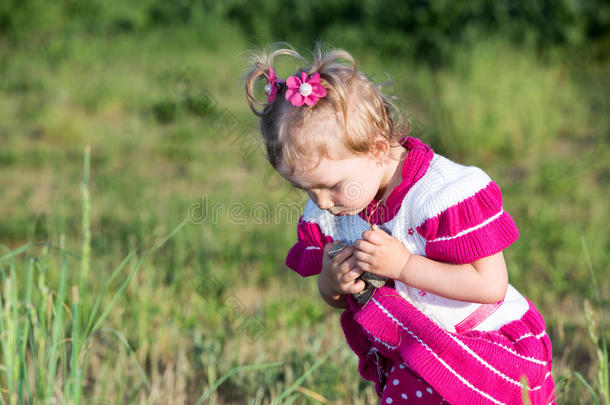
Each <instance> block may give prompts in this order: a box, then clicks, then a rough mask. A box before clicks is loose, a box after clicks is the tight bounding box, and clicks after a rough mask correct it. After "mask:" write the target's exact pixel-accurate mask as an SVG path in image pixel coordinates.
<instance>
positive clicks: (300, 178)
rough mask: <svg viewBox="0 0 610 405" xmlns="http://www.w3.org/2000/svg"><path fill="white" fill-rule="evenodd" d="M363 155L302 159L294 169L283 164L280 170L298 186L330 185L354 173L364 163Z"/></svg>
mask: <svg viewBox="0 0 610 405" xmlns="http://www.w3.org/2000/svg"><path fill="white" fill-rule="evenodd" d="M363 164H364V163H363V161H362V157H359V156H351V157H345V158H340V159H332V158H329V157H320V158H318V159H302V160H299V161H298V162H296V164H295V168H294V171H290V168H289V167H288V166H287V165H285V164H282V165H280V166H279V167H278V172H279V173H280V174H281V175H282V177H284V178H285V179H287V180H289V181H290V182H292V183H293V184H296V185H297V186H302V187H305V188H308V187H313V186H318V185H328V184H327V183H329V182H334V181H337V180H340V178H342V177H345V176H346V175H349V174H353V173H354V171H357V170H358V167H361V165H363Z"/></svg>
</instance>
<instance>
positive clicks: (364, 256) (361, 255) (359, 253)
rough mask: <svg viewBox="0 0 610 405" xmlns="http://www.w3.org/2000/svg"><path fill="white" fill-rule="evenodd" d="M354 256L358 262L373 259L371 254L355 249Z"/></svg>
mask: <svg viewBox="0 0 610 405" xmlns="http://www.w3.org/2000/svg"><path fill="white" fill-rule="evenodd" d="M354 258H355V259H356V262H358V263H372V261H373V256H372V255H371V254H369V253H365V252H363V251H361V250H356V252H354Z"/></svg>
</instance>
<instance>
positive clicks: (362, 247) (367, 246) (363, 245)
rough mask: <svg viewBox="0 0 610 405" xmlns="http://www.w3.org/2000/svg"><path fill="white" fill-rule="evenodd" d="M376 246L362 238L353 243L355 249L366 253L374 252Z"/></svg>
mask: <svg viewBox="0 0 610 405" xmlns="http://www.w3.org/2000/svg"><path fill="white" fill-rule="evenodd" d="M376 247H377V245H373V244H372V243H371V242H369V241H367V240H364V239H358V240H357V241H356V243H354V248H355V249H356V250H359V251H361V252H364V253H368V254H373V253H374V252H375V248H376Z"/></svg>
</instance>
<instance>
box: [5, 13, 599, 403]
mask: <svg viewBox="0 0 610 405" xmlns="http://www.w3.org/2000/svg"><path fill="white" fill-rule="evenodd" d="M214 24H215V25H214V26H213V27H212V26H210V27H206V28H200V29H198V28H194V27H180V28H176V27H168V28H167V29H160V30H158V31H152V32H139V33H134V34H113V35H112V36H106V37H104V36H88V35H86V34H81V35H77V36H62V35H59V34H57V35H56V36H51V38H48V43H44V41H43V43H42V44H38V45H37V43H36V42H32V43H31V44H29V45H28V46H23V47H19V48H11V49H7V52H8V54H10V58H8V59H7V60H6V61H5V62H3V63H2V64H0V69H1V70H0V75H1V77H2V78H3V79H2V80H0V122H2V124H1V126H0V136H1V137H2V140H3V148H2V150H0V178H2V187H0V210H1V212H3V214H4V215H3V220H2V221H1V222H0V241H1V242H2V243H3V244H4V245H6V247H4V248H2V250H1V252H2V253H0V256H1V258H0V265H1V266H2V277H3V278H2V298H3V301H2V308H1V311H2V315H0V322H1V323H0V327H1V328H2V331H1V333H2V334H1V336H2V338H1V339H0V343H1V344H2V352H1V354H0V357H1V358H2V361H1V364H2V368H1V369H0V387H1V388H2V400H3V401H4V403H9V404H13V403H33V402H37V403H38V402H40V403H44V401H46V402H47V403H57V402H66V403H134V404H135V403H138V404H139V403H174V404H191V403H197V402H198V401H202V403H216V404H217V405H222V404H243V403H249V404H250V403H251V404H271V403H274V402H275V403H280V402H282V403H290V401H292V403H299V404H319V403H324V401H327V403H332V404H341V403H343V404H369V403H374V401H375V398H376V395H375V393H374V390H373V387H372V384H370V383H367V382H364V381H362V380H361V379H360V377H359V376H358V375H357V364H356V359H355V356H354V355H353V354H352V353H351V351H350V350H349V348H348V347H347V345H345V341H344V338H343V336H342V332H341V329H340V327H339V323H338V320H339V318H338V316H339V313H338V312H337V311H334V310H333V309H331V308H329V307H328V306H326V305H325V304H323V303H322V302H321V300H319V299H318V294H317V288H316V283H315V280H311V279H305V280H303V279H300V278H299V277H298V276H296V275H295V274H292V273H291V272H290V271H289V270H287V269H285V268H284V265H283V259H284V256H285V253H286V252H287V250H288V249H289V247H290V246H291V244H292V243H293V241H294V239H295V237H296V236H295V231H294V228H295V226H296V219H298V218H292V220H288V219H283V220H282V221H279V222H278V223H276V222H275V221H268V222H265V221H263V223H257V222H260V221H256V220H255V217H254V216H252V215H251V212H253V211H251V210H252V209H254V207H257V204H260V203H263V204H265V205H266V206H267V207H269V208H270V209H271V211H272V212H273V209H276V208H277V207H278V204H279V203H280V202H285V201H294V202H296V203H302V202H304V196H302V195H298V194H294V193H293V192H292V191H291V190H290V189H289V188H288V187H286V185H285V184H283V183H282V182H281V179H279V178H278V176H276V175H275V174H274V173H273V172H272V171H271V170H270V169H269V168H268V166H267V164H266V163H265V162H264V159H263V158H262V156H261V150H260V145H259V144H257V143H256V138H255V135H256V124H255V120H254V117H252V116H251V114H250V112H249V111H248V109H247V106H246V103H245V101H244V99H245V98H244V95H243V89H242V88H243V86H242V84H241V83H240V82H239V80H238V78H239V76H240V74H241V70H242V68H243V67H244V61H243V59H242V58H241V56H240V54H241V53H243V51H244V50H245V49H246V48H248V42H247V40H246V39H244V38H243V37H241V36H240V35H239V34H238V31H237V30H236V29H235V27H232V26H228V25H223V23H222V22H215V23H214ZM206 32H208V34H210V33H211V32H213V33H214V35H216V38H217V39H218V36H219V35H220V34H219V32H220V33H222V34H223V35H222V36H221V37H222V38H223V41H222V43H223V44H224V46H222V47H219V46H213V45H212V42H215V43H218V40H215V41H212V40H211V39H210V40H208V39H207V38H208V37H207V36H206V35H208V34H206ZM210 35H211V34H210ZM177 44H179V46H178V45H177ZM42 45H45V46H42ZM46 45H49V46H46ZM338 45H340V44H338ZM350 51H353V53H354V54H355V56H356V58H357V59H358V60H360V61H363V68H364V70H366V71H367V72H368V73H370V74H371V75H372V76H373V77H374V78H375V79H377V80H379V81H381V80H384V76H383V75H384V73H386V72H387V73H390V74H391V75H392V76H393V77H394V86H393V89H392V91H393V92H394V94H396V95H397V96H399V97H400V98H401V99H402V105H403V109H404V111H405V112H406V113H407V114H408V115H409V117H410V118H411V119H412V120H413V122H414V134H415V135H417V136H420V137H421V138H422V139H423V140H424V141H426V142H430V143H432V145H433V147H434V148H435V150H437V151H438V152H441V153H444V154H446V155H448V156H450V157H452V158H453V159H455V160H458V161H460V162H462V163H466V164H474V165H480V166H481V167H483V168H484V169H485V170H486V171H487V172H488V173H490V175H491V176H492V177H493V178H494V179H495V180H497V182H498V183H499V184H500V186H501V187H502V190H503V192H504V199H505V206H506V207H507V210H508V211H509V212H510V213H511V214H512V215H513V217H514V218H515V220H516V222H517V225H518V226H519V229H520V232H521V237H520V239H519V241H518V242H517V243H516V244H515V245H514V246H512V247H511V248H509V249H508V250H507V251H506V258H507V263H508V265H509V272H510V278H511V283H512V284H513V285H515V286H516V287H517V288H518V289H519V290H520V291H522V292H523V293H524V294H525V295H527V296H528V298H530V299H531V300H532V301H533V302H535V303H536V305H537V306H538V308H539V309H540V310H541V312H542V313H543V315H544V316H545V319H546V321H547V326H548V331H549V334H550V336H551V340H552V342H553V346H554V355H555V359H554V376H555V379H556V381H560V384H558V385H559V386H560V388H561V389H560V390H558V394H559V403H561V404H572V403H581V402H583V401H584V403H588V402H590V398H595V397H596V398H597V400H598V401H599V402H600V403H604V402H603V401H604V400H605V401H606V402H607V384H606V385H604V381H606V382H607V357H605V358H604V353H606V354H605V356H607V333H608V330H607V328H605V327H604V326H603V325H605V324H604V321H607V318H604V316H607V313H608V312H607V308H608V306H609V305H610V302H609V301H608V298H607V297H609V296H610V291H609V290H608V288H610V287H609V286H610V283H609V282H608V281H609V280H608V263H610V256H609V255H610V253H609V252H610V249H609V248H610V241H609V239H608V233H607V229H606V228H607V226H606V224H607V218H608V206H607V202H606V201H607V196H608V192H609V191H610V190H609V181H608V180H609V178H610V176H609V174H610V166H609V163H608V159H607V156H608V152H609V141H610V136H609V134H610V121H608V117H609V116H610V114H608V113H609V112H610V106H609V104H608V100H607V94H608V91H609V90H610V84H609V83H608V81H607V79H604V78H606V77H607V75H608V72H609V70H610V66H608V65H604V64H603V63H598V64H592V65H591V66H581V65H579V62H578V61H575V62H573V63H574V64H573V65H570V64H568V63H566V62H562V61H550V62H549V61H547V62H545V61H541V60H539V58H537V56H536V55H534V54H533V53H531V52H529V51H528V50H527V49H520V50H516V49H513V48H511V47H510V46H509V45H506V44H505V43H504V42H502V41H501V40H497V39H489V40H487V41H481V42H480V43H479V44H478V45H477V46H476V47H475V48H473V49H461V50H460V49H457V50H456V51H455V52H456V64H455V66H453V67H448V68H444V69H442V70H440V71H434V72H433V71H429V70H427V69H425V68H423V67H418V66H417V65H414V64H413V63H411V61H408V60H404V58H401V57H400V55H397V56H396V57H395V58H392V59H391V60H387V59H383V58H381V57H379V56H378V55H376V53H375V51H374V50H371V49H354V50H351V49H350ZM88 145H89V146H90V150H91V155H90V160H89V158H87V157H85V161H84V162H83V153H82V151H83V150H84V149H85V147H86V146H88ZM85 156H89V155H88V153H87V154H86V155H85ZM83 167H84V168H85V174H84V175H83ZM79 183H80V184H82V186H81V188H80V193H79V188H78V187H77V186H76V185H78V184H79ZM203 197H206V198H207V203H208V207H212V206H215V207H216V208H217V214H218V215H217V220H211V219H210V218H211V217H208V218H207V220H204V221H191V222H189V221H185V219H188V209H189V207H191V206H193V204H195V203H201V202H202V198H203ZM214 204H215V205H214ZM239 204H243V205H239ZM258 206H260V205H258ZM79 207H80V209H79ZM240 210H241V211H240ZM200 219H201V218H200ZM178 226H180V228H179V230H178V231H176V227H178ZM168 235H171V237H167V236H168ZM582 240H585V241H586V251H585V250H583V247H582V246H583V244H582ZM145 247H150V248H148V249H146V248H145ZM592 275H593V276H594V277H595V279H596V280H598V281H599V282H598V283H597V287H596V288H595V289H593V290H592V289H591V279H592V278H591V277H592ZM592 291H596V294H598V296H595V295H594V294H592ZM585 299H589V301H590V302H591V303H592V304H591V310H590V311H589V310H587V311H584V310H583V302H585V301H584V300H585ZM585 314H590V318H588V319H589V320H587V319H586V318H585ZM587 316H589V315H587ZM595 322H597V323H595ZM253 325H254V326H257V325H258V326H261V325H262V326H263V329H262V332H260V330H259V332H257V329H255V328H254V329H253V328H252V327H253ZM592 325H595V327H592ZM249 328H250V329H249ZM589 331H594V332H595V333H592V332H589ZM259 333H262V334H259ZM592 337H597V340H592ZM604 339H605V340H604ZM599 353H601V357H600V354H599ZM322 359H323V361H321V360H322ZM604 366H605V368H604ZM604 370H605V371H604ZM576 373H578V374H576ZM604 373H606V374H604ZM578 376H580V377H578ZM577 381H584V382H585V383H586V384H582V383H579V382H577Z"/></svg>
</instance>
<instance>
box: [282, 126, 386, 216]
mask: <svg viewBox="0 0 610 405" xmlns="http://www.w3.org/2000/svg"><path fill="white" fill-rule="evenodd" d="M316 127H318V129H321V128H319V127H320V125H316ZM300 136H307V134H306V133H304V134H302V135H300ZM329 142H332V141H329ZM328 146H329V151H330V154H331V157H330V158H328V157H322V158H317V157H316V158H313V157H312V158H311V159H303V160H301V161H299V162H297V164H296V167H295V170H294V172H291V171H290V168H289V167H288V166H287V165H285V164H284V163H282V164H280V166H279V167H278V172H279V173H280V175H281V176H282V177H283V178H285V179H286V180H288V181H289V182H290V183H291V184H292V185H293V186H295V187H297V188H300V189H303V190H305V191H306V192H307V194H308V195H309V197H310V198H311V199H312V201H313V202H314V203H316V204H317V205H318V207H320V209H323V210H326V211H328V212H330V213H331V214H333V215H356V214H358V213H359V212H361V211H362V210H364V209H365V208H366V207H367V206H368V204H369V203H370V202H371V201H372V200H373V198H375V197H377V198H380V197H382V196H377V194H378V192H379V191H380V189H382V188H383V187H385V184H387V181H388V173H387V170H386V169H387V167H384V166H380V165H379V164H378V163H377V162H378V159H376V158H375V157H374V156H373V155H372V154H354V153H353V152H351V151H348V150H347V149H346V148H345V147H344V146H343V145H342V144H340V142H338V141H335V142H334V143H333V144H332V145H328ZM390 177H391V176H390Z"/></svg>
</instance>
